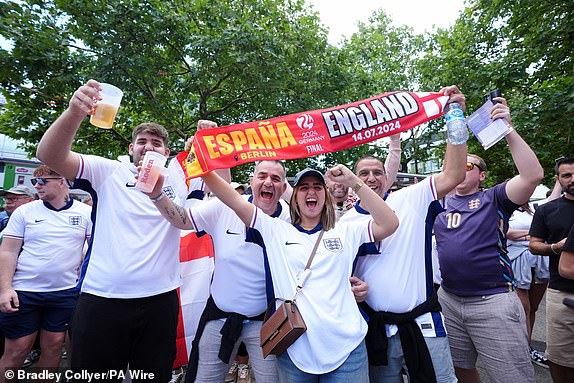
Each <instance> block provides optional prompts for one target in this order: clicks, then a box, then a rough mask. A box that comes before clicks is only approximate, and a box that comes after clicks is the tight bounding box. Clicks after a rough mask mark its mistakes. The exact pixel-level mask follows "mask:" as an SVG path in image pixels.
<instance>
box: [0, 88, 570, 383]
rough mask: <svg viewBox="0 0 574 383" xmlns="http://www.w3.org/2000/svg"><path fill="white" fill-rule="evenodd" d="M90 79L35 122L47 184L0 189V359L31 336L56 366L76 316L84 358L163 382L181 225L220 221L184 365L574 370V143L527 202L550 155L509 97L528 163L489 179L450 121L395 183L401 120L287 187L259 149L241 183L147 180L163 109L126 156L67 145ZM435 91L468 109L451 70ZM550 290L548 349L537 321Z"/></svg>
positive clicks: (215, 176) (195, 372) (471, 376)
mask: <svg viewBox="0 0 574 383" xmlns="http://www.w3.org/2000/svg"><path fill="white" fill-rule="evenodd" d="M99 90H100V87H99V83H98V82H96V81H94V80H90V81H88V82H87V83H86V84H84V85H83V86H81V87H80V88H79V89H78V90H76V92H75V93H74V95H73V97H72V99H71V100H70V104H69V107H68V109H67V110H66V111H65V112H64V113H63V114H62V115H61V116H60V117H59V118H58V119H57V120H56V121H55V122H54V123H53V124H52V125H51V126H50V128H49V129H48V130H47V131H46V133H45V134H44V136H43V137H42V139H41V141H40V143H39V146H38V151H37V157H38V159H40V160H41V161H42V162H43V163H44V164H45V165H43V166H40V167H39V168H38V169H36V171H35V173H34V178H33V183H34V185H35V188H36V191H37V193H38V195H39V198H40V200H38V201H34V192H33V191H32V190H30V189H29V188H26V187H20V186H19V187H16V188H13V189H10V190H8V191H7V193H6V200H7V206H6V213H7V214H6V217H2V216H0V224H2V225H4V222H5V221H6V222H7V224H6V225H5V228H3V231H2V233H1V235H2V237H3V241H2V243H1V245H0V311H1V314H0V330H2V331H3V336H4V337H5V340H6V345H5V347H4V350H5V352H4V355H3V356H2V358H1V359H0V367H1V368H20V367H21V366H22V365H23V363H24V359H25V357H26V355H27V354H28V352H29V351H30V349H31V348H32V345H33V343H34V339H36V337H37V336H39V339H40V347H41V349H42V353H41V358H40V360H39V361H38V364H37V366H38V367H42V368H55V367H57V366H58V363H59V361H60V355H61V350H62V343H63V342H64V337H65V334H66V331H67V330H68V329H69V328H70V329H71V332H70V335H71V352H70V354H71V355H70V364H71V369H72V370H73V371H84V370H85V371H90V372H104V371H108V370H116V371H125V370H126V369H128V368H129V369H130V370H132V371H144V372H146V373H148V374H152V375H144V376H141V377H133V379H132V380H133V381H150V379H151V380H152V381H155V382H169V381H170V379H172V367H173V362H174V359H175V355H176V336H177V325H178V311H179V304H178V293H177V290H176V289H177V288H178V287H179V285H180V264H179V247H180V242H179V241H180V231H181V230H190V231H193V232H195V233H196V234H197V235H198V236H199V235H203V234H208V235H209V236H210V237H211V239H212V241H213V251H214V254H215V256H214V270H213V274H212V276H211V281H210V286H209V292H210V296H209V299H208V301H207V304H206V307H205V310H204V311H203V313H202V315H201V317H200V318H199V325H198V327H197V332H196V334H195V338H194V340H193V344H192V348H191V354H190V356H189V365H188V367H187V371H186V374H185V380H186V382H187V383H192V382H223V381H233V380H234V379H239V378H240V377H241V379H242V380H241V381H240V383H244V382H247V381H249V380H250V378H249V377H248V374H247V372H248V370H249V367H247V366H246V359H245V358H246V355H247V354H248V355H249V364H250V366H251V369H252V371H253V374H254V378H255V381H257V382H258V383H264V382H282V383H286V382H351V381H354V382H357V383H359V382H373V383H374V382H396V383H399V382H403V379H404V377H405V376H406V377H407V379H409V381H412V382H445V383H446V382H456V381H460V382H464V383H467V382H470V383H475V382H480V377H479V374H478V372H477V369H476V362H477V359H478V358H481V359H482V360H484V361H485V363H484V367H485V371H486V374H487V375H488V378H489V380H490V381H491V382H514V381H516V382H534V369H533V366H532V361H533V360H534V361H535V362H537V363H539V364H542V365H549V367H550V373H551V376H552V378H553V380H554V382H557V383H566V382H572V381H574V311H573V310H572V308H571V307H568V306H567V305H566V304H564V303H563V302H566V303H568V302H569V301H568V299H570V300H572V299H574V280H573V279H572V278H574V234H573V233H572V230H573V229H572V227H573V224H574V158H573V157H564V158H561V159H559V160H557V162H556V168H555V172H556V179H557V185H558V187H557V188H556V194H555V195H554V197H553V198H554V199H552V200H551V201H549V202H547V203H545V204H543V205H540V206H539V207H538V208H537V209H536V211H534V212H533V211H532V209H531V208H530V206H529V204H528V202H529V199H530V197H531V195H532V193H533V192H534V189H535V188H536V186H537V185H538V184H539V183H540V181H541V180H542V178H543V169H542V167H541V165H540V163H539V162H538V159H537V158H536V155H535V154H534V152H533V151H532V150H531V148H530V147H529V146H528V144H527V143H526V142H525V141H524V140H523V139H522V138H521V136H520V135H519V133H518V132H517V131H516V130H515V129H514V128H512V120H511V116H510V109H509V107H508V105H507V103H506V100H505V99H504V98H502V97H499V98H496V99H495V100H494V101H498V102H497V103H495V104H493V106H492V109H491V114H490V117H491V119H493V120H494V119H503V120H504V121H505V122H506V123H507V124H508V125H509V126H510V127H511V129H510V133H508V135H507V136H506V137H505V140H506V143H507V145H508V148H509V150H510V153H511V155H512V159H513V161H514V164H515V165H516V168H517V170H518V174H517V175H516V176H515V177H513V178H512V179H510V180H507V181H505V182H503V183H500V184H498V185H495V186H493V187H491V188H488V189H483V188H482V185H481V184H482V182H483V181H484V179H485V178H486V175H487V165H486V163H485V161H484V160H483V159H482V158H480V157H479V156H477V155H474V154H470V153H468V152H467V145H466V142H462V143H457V144H453V143H452V142H451V139H450V136H448V137H447V141H446V152H445V157H444V166H443V168H442V170H441V172H439V173H437V174H434V175H432V176H429V177H427V178H425V179H423V180H421V181H419V182H418V183H416V184H414V185H411V186H408V187H406V188H403V189H400V190H398V191H394V192H392V193H388V190H389V188H390V186H391V185H392V184H393V182H394V179H395V177H396V174H397V171H398V167H399V164H400V137H399V136H398V135H395V136H393V137H392V138H391V146H390V149H391V150H390V154H389V158H388V159H387V160H386V161H382V160H381V159H380V158H378V157H376V156H372V155H367V156H365V157H363V158H360V159H358V160H357V161H356V162H355V164H354V167H353V170H350V169H348V168H347V167H345V166H343V165H336V166H334V167H332V168H330V169H328V170H327V171H326V172H325V173H322V172H319V171H318V170H315V169H303V170H301V171H299V172H296V175H295V178H294V182H293V184H292V185H291V184H289V183H288V182H287V169H286V167H285V164H284V163H283V162H281V161H274V160H264V161H260V162H258V163H256V165H255V168H254V172H253V177H252V179H251V180H250V182H249V187H250V190H251V194H250V195H245V194H242V193H243V192H244V191H245V190H246V186H245V185H242V184H238V183H231V184H230V181H231V179H230V178H231V176H230V172H229V169H224V170H220V171H214V172H210V173H207V174H206V175H204V176H203V177H202V178H201V179H192V180H186V178H185V176H182V175H181V174H176V173H175V172H173V171H168V173H169V176H168V177H165V176H164V175H160V178H159V181H158V182H157V184H156V185H155V187H154V189H153V190H152V191H151V192H149V193H143V192H141V191H139V190H138V189H137V188H135V182H136V179H137V174H138V165H139V164H140V161H141V160H142V158H143V157H144V155H145V153H146V152H148V151H154V152H157V153H160V154H162V155H164V156H166V157H168V156H169V154H170V150H169V138H168V133H167V131H166V129H165V128H164V127H163V126H161V125H159V124H156V123H143V124H140V125H138V126H136V127H135V128H134V130H133V134H132V142H131V143H130V145H129V148H128V151H129V155H130V156H131V160H130V161H129V162H127V163H126V162H120V161H116V160H111V159H106V158H102V157H98V156H92V155H84V154H79V153H75V152H73V151H72V150H71V148H72V143H73V140H74V137H75V135H76V132H77V131H78V129H79V127H80V124H81V123H82V121H83V120H84V119H85V117H86V116H87V115H89V114H90V113H92V111H93V108H94V105H95V103H97V101H98V100H99V99H100V96H99ZM441 92H443V93H444V94H445V95H446V96H448V98H449V99H448V102H449V103H451V102H456V103H459V104H461V105H462V107H463V109H464V108H465V97H464V95H463V94H462V93H461V91H460V90H459V89H458V88H457V87H456V86H449V87H445V88H443V89H441ZM215 126H216V125H215V124H214V123H213V122H210V121H200V122H199V123H198V129H210V128H212V127H215ZM463 128H464V129H466V127H461V128H459V129H463ZM451 134H457V132H456V131H452V130H451V131H449V132H448V135H451ZM170 168H172V167H171V166H170V167H168V169H170ZM70 185H73V187H74V188H81V189H83V190H86V191H88V192H89V193H90V195H91V198H92V200H93V208H90V207H89V206H87V205H85V204H81V203H79V202H77V201H74V200H73V199H70V198H69V196H68V187H69V186H70ZM207 193H213V194H214V195H215V196H216V198H212V199H208V198H206V195H207ZM561 193H563V195H561ZM16 202H21V203H25V204H23V205H22V206H20V207H18V208H17V209H16V206H14V205H16ZM8 218H9V219H8ZM433 241H435V242H436V248H435V250H436V251H433ZM86 243H87V244H88V245H85V244H86ZM316 244H317V251H316V255H315V257H314V258H313V260H312V263H311V265H310V266H309V268H310V274H307V273H302V272H303V270H304V269H305V264H306V262H307V260H308V258H309V255H310V253H311V250H312V249H313V248H314V246H315V245H316ZM433 257H434V259H433ZM303 274H305V278H303V277H302V275H303ZM437 275H440V278H439V279H438V280H437ZM437 282H440V284H438V283H437ZM303 283H304V285H303ZM546 284H548V288H547V289H546ZM296 291H298V294H297V304H298V307H299V310H300V312H301V315H302V317H303V318H304V320H305V324H306V326H307V330H306V331H305V332H304V333H303V335H302V336H301V337H300V338H298V339H297V340H296V341H295V342H294V343H293V344H292V345H291V346H290V347H289V348H288V349H287V350H286V351H285V352H283V353H282V354H280V355H269V356H267V357H264V356H263V352H262V348H261V346H260V330H261V325H262V321H263V317H264V313H265V311H266V308H267V307H268V305H269V304H270V303H271V302H275V301H276V298H283V299H291V298H292V297H293V296H294V294H295V292H296ZM545 293H546V299H547V301H546V302H547V303H546V306H547V349H546V352H545V354H542V353H539V352H538V351H536V350H534V349H533V348H532V347H531V331H532V325H533V321H534V317H535V315H534V314H535V313H536V309H537V307H538V305H539V303H540V301H541V299H542V296H543V295H544V294H545ZM70 324H71V325H70ZM240 346H241V348H242V351H241V352H240V353H241V355H242V358H239V359H238V361H236V360H235V358H236V355H237V354H238V350H239V348H240ZM546 358H547V359H546ZM240 362H242V363H240ZM230 366H231V367H232V368H231V369H230ZM239 366H244V367H241V368H240V367H239ZM240 371H241V373H240ZM150 377H151V378H150ZM230 377H231V378H230ZM4 379H5V377H4V376H0V381H4ZM80 380H82V379H80ZM106 380H109V381H114V379H111V378H110V379H106ZM238 381H239V380H238Z"/></svg>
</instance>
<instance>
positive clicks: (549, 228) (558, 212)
mask: <svg viewBox="0 0 574 383" xmlns="http://www.w3.org/2000/svg"><path fill="white" fill-rule="evenodd" d="M572 225H574V200H571V199H567V198H566V197H560V198H558V199H555V200H554V201H550V202H547V203H545V204H543V205H540V206H539V207H538V209H536V212H535V213H534V217H533V218H532V224H531V225H530V232H529V233H528V234H530V235H531V236H533V237H539V238H542V239H544V240H545V241H546V243H556V242H560V241H561V240H562V239H563V238H566V237H567V236H568V233H570V229H571V228H572ZM559 261H560V255H555V254H552V255H550V283H549V284H548V287H550V288H552V289H555V290H560V291H567V292H570V293H574V280H571V279H566V278H563V277H561V276H560V274H558V262H559Z"/></svg>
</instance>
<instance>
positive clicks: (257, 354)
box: [195, 319, 277, 383]
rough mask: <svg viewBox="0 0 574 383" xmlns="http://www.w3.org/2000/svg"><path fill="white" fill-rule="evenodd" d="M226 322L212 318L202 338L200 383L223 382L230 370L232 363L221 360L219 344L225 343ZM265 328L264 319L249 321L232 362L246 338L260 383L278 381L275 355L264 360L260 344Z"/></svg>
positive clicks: (198, 373) (252, 363)
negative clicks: (260, 334)
mask: <svg viewBox="0 0 574 383" xmlns="http://www.w3.org/2000/svg"><path fill="white" fill-rule="evenodd" d="M224 323H225V322H224V321H223V320H219V319H216V320H212V321H209V322H207V324H206V325H205V329H204V330H203V335H202V336H201V339H200V341H199V364H198V368H197V376H196V380H195V381H196V382H197V383H220V382H222V381H223V377H224V376H225V373H226V372H227V370H228V369H229V364H226V363H223V362H222V361H221V360H220V359H219V356H218V354H219V346H220V345H221V332H220V331H221V328H222V327H223V324H224ZM260 331H261V321H245V322H244V323H243V331H242V332H241V336H240V337H239V339H238V340H237V342H236V344H235V348H234V350H233V353H232V357H231V360H230V361H231V362H233V358H234V356H235V354H236V353H237V349H238V348H239V344H240V343H241V342H242V341H243V343H245V347H246V348H247V352H248V353H249V361H250V362H251V367H252V369H253V373H254V374H255V379H256V380H257V383H276V382H277V366H276V361H275V356H273V355H269V356H268V357H267V358H265V359H263V351H262V350H261V346H260V345H259V332H260Z"/></svg>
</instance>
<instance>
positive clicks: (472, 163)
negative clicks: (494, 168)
mask: <svg viewBox="0 0 574 383" xmlns="http://www.w3.org/2000/svg"><path fill="white" fill-rule="evenodd" d="M475 166H476V167H477V168H478V170H479V171H482V169H481V168H480V166H478V164H475V163H474V162H467V163H466V171H467V172H470V171H471V170H472V169H474V167H475Z"/></svg>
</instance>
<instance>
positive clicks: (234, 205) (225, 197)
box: [203, 172, 255, 226]
mask: <svg viewBox="0 0 574 383" xmlns="http://www.w3.org/2000/svg"><path fill="white" fill-rule="evenodd" d="M203 180H204V181H205V185H207V186H208V187H209V189H210V190H211V191H213V192H214V193H215V195H216V196H217V197H218V198H219V199H220V200H221V202H223V203H224V204H226V205H227V206H229V207H230V208H231V210H233V211H234V212H235V214H237V216H238V217H239V218H240V219H241V220H242V221H243V223H244V224H245V226H249V225H250V224H251V219H252V218H253V214H255V205H253V204H251V203H249V202H248V201H247V200H245V199H243V197H241V196H240V195H239V194H238V193H237V192H236V191H235V189H233V187H232V186H231V185H230V184H229V183H227V182H225V180H224V179H223V178H221V177H220V176H219V175H218V174H216V173H215V172H211V173H208V174H206V175H204V176H203Z"/></svg>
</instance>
